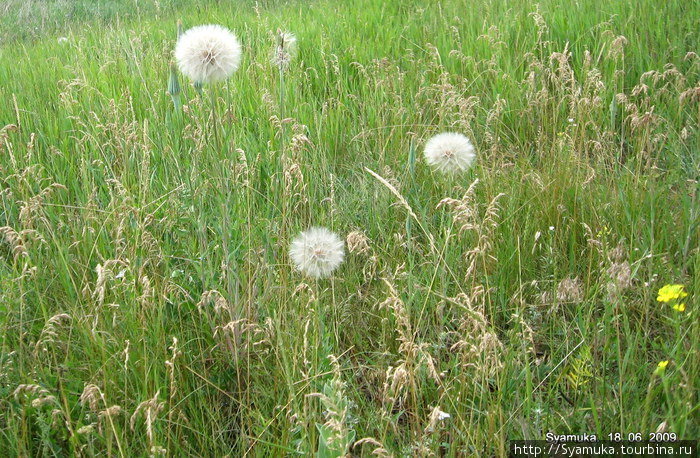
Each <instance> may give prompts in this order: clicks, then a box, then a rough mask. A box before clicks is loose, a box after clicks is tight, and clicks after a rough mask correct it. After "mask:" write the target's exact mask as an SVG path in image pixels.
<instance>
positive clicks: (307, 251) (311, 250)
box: [289, 227, 345, 278]
mask: <svg viewBox="0 0 700 458" xmlns="http://www.w3.org/2000/svg"><path fill="white" fill-rule="evenodd" d="M289 257H290V258H291V259H292V262H294V266H295V267H296V268H297V270H300V271H301V272H303V273H304V274H306V275H308V276H309V277H313V278H325V277H328V276H330V275H331V274H332V273H333V271H334V270H335V269H337V268H338V266H340V264H341V263H342V262H343V259H344V258H345V249H344V246H343V240H342V239H341V238H340V237H339V236H338V234H336V233H335V232H332V231H330V230H328V229H326V228H325V227H312V228H310V229H308V230H306V231H304V232H302V233H301V234H299V235H298V236H297V237H296V238H295V239H294V240H293V241H292V243H291V245H290V247H289Z"/></svg>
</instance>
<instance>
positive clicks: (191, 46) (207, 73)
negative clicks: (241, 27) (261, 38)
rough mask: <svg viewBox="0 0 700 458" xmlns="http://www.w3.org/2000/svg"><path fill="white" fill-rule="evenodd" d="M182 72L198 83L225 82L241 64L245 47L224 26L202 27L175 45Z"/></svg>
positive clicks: (198, 27) (194, 28) (184, 34)
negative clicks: (242, 48) (242, 49)
mask: <svg viewBox="0 0 700 458" xmlns="http://www.w3.org/2000/svg"><path fill="white" fill-rule="evenodd" d="M175 59H176V60H177V65H178V67H179V68H180V71H181V72H182V73H183V74H184V75H185V76H187V77H188V78H189V79H191V80H192V81H193V82H195V83H201V84H207V83H214V82H216V81H223V80H225V79H226V78H228V77H229V76H231V75H232V74H233V72H235V71H236V70H237V69H238V66H239V65H240V64H241V44H240V43H239V42H238V38H237V37H236V35H234V34H233V33H232V32H231V31H230V30H228V29H227V28H225V27H221V26H220V25H200V26H197V27H192V28H191V29H189V30H188V31H186V32H185V33H183V34H182V36H181V37H180V39H179V40H177V45H175Z"/></svg>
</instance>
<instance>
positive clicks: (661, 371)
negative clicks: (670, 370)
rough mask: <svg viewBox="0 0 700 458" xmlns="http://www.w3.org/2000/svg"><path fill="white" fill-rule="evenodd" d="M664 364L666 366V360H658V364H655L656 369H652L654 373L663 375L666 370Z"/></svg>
mask: <svg viewBox="0 0 700 458" xmlns="http://www.w3.org/2000/svg"><path fill="white" fill-rule="evenodd" d="M666 366H668V360H666V361H659V364H657V365H656V370H654V375H659V376H661V375H664V373H665V372H666Z"/></svg>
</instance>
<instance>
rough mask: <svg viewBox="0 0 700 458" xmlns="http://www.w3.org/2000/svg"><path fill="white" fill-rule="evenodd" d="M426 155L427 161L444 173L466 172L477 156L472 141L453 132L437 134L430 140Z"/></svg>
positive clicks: (426, 146)
mask: <svg viewBox="0 0 700 458" xmlns="http://www.w3.org/2000/svg"><path fill="white" fill-rule="evenodd" d="M424 155H425V161H426V162H427V163H428V164H429V165H430V166H431V167H433V168H435V169H436V170H438V171H440V172H442V173H457V172H464V171H465V170H467V169H469V167H471V165H472V163H473V162H474V159H475V158H476V153H475V151H474V145H472V143H471V141H469V139H468V138H467V137H465V136H464V135H462V134H457V133H453V132H445V133H442V134H437V135H435V136H434V137H432V138H431V139H430V140H428V142H427V143H426V144H425V151H424Z"/></svg>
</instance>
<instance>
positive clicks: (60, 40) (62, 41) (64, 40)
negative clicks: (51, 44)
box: [58, 37, 68, 44]
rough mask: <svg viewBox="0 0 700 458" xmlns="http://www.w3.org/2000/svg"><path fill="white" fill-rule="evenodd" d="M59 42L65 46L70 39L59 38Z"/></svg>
mask: <svg viewBox="0 0 700 458" xmlns="http://www.w3.org/2000/svg"><path fill="white" fill-rule="evenodd" d="M58 42H59V43H61V44H63V43H67V42H68V37H58Z"/></svg>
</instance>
